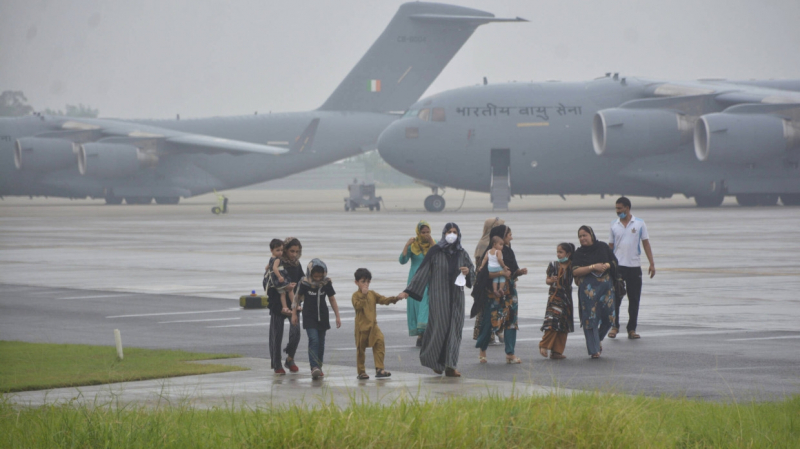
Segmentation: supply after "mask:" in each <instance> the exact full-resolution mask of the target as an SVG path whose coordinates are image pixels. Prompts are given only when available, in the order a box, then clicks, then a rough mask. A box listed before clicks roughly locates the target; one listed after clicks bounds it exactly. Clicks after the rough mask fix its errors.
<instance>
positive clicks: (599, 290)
mask: <svg viewBox="0 0 800 449" xmlns="http://www.w3.org/2000/svg"><path fill="white" fill-rule="evenodd" d="M630 208H631V203H630V200H629V199H628V198H625V197H620V198H619V199H618V200H617V202H616V212H617V215H618V219H617V220H616V221H614V222H613V223H612V224H611V227H610V240H609V243H605V242H602V241H598V240H597V237H596V235H595V233H594V230H593V229H592V228H591V227H590V226H585V225H584V226H581V227H580V228H579V229H578V234H577V235H578V241H579V244H580V246H579V247H577V248H576V247H575V245H574V244H572V243H568V242H564V243H560V244H559V245H558V246H557V247H556V260H554V261H553V262H551V263H550V264H549V265H548V266H547V268H546V270H545V272H546V277H545V282H546V283H547V285H549V286H550V288H549V292H548V299H547V305H546V309H545V315H544V322H543V325H542V327H541V330H542V331H543V332H544V334H543V337H542V340H541V342H540V343H539V352H540V354H541V355H542V356H544V357H548V356H549V357H550V358H551V359H556V360H559V359H564V358H566V356H565V355H564V349H565V347H566V342H567V336H568V334H569V333H571V332H573V331H574V311H573V309H574V308H573V296H572V285H573V283H574V284H575V285H576V286H577V289H578V315H579V320H580V321H579V322H580V327H581V328H583V330H584V335H585V337H586V348H587V351H588V353H589V355H590V356H591V357H592V358H599V357H600V355H601V353H602V351H603V347H602V341H603V340H604V338H605V337H606V336H608V337H609V338H615V337H616V335H617V333H618V331H619V327H620V324H619V318H618V317H619V308H620V305H621V301H622V298H623V296H624V295H626V294H627V296H628V298H629V301H628V302H629V306H628V315H629V321H628V325H627V333H628V338H630V339H637V338H639V334H637V333H636V326H637V317H638V312H639V299H640V294H641V287H642V278H641V276H642V272H641V263H640V259H641V252H642V248H644V252H645V254H646V256H647V258H648V261H649V262H650V267H649V270H648V271H649V274H650V277H653V276H654V275H655V264H654V261H653V255H652V251H651V248H650V244H649V235H648V233H647V227H646V225H645V223H644V221H642V220H641V219H639V218H636V217H634V216H633V215H631V214H630ZM512 240H513V233H512V231H511V228H510V227H509V226H508V225H506V224H505V222H504V221H503V220H501V219H499V218H492V219H489V220H486V222H485V224H484V230H483V235H482V236H481V239H480V241H479V242H478V245H477V248H476V250H475V263H474V264H473V260H472V258H471V257H470V254H469V253H468V252H467V251H466V250H465V249H464V248H463V246H462V244H461V229H460V228H459V226H458V225H457V224H456V223H447V224H446V225H445V226H444V229H443V230H442V234H441V238H440V240H439V241H438V242H437V241H436V240H435V239H434V238H433V236H432V228H431V226H430V224H429V223H428V222H426V221H420V222H419V223H417V225H416V227H415V236H414V237H412V238H410V239H409V240H408V241H407V242H406V244H405V245H404V246H403V249H402V251H401V253H400V257H399V262H400V263H401V264H406V263H408V262H411V267H410V270H409V275H408V283H407V287H406V288H405V289H404V291H403V292H401V293H399V294H398V295H397V296H394V297H388V298H387V297H383V296H381V295H378V294H377V293H375V292H372V291H371V290H368V286H369V282H368V280H371V274H370V275H369V277H368V278H367V277H366V275H365V274H364V273H361V283H359V281H360V278H359V271H357V272H356V285H357V287H358V291H357V292H356V293H354V294H353V305H354V307H355V309H356V313H357V316H356V323H357V324H358V323H359V313H362V315H363V312H359V311H360V310H363V309H364V305H368V313H367V314H366V315H364V316H368V317H369V318H370V319H369V320H367V321H369V323H367V324H366V325H362V326H356V343H357V347H358V370H359V379H362V378H368V376H366V374H365V373H364V354H363V352H364V349H365V348H366V347H372V348H373V355H374V356H375V366H376V373H377V374H376V376H377V377H386V376H387V375H390V374H389V373H388V372H385V371H384V369H383V347H384V346H383V334H382V333H380V330H379V329H378V328H377V324H376V320H375V319H374V317H375V304H393V303H396V302H397V301H400V300H403V299H406V298H409V297H410V298H411V300H409V301H408V302H407V323H408V332H409V336H412V337H415V338H416V345H417V346H418V347H419V348H420V355H419V358H420V363H421V364H422V366H425V367H428V368H430V369H432V370H433V371H434V372H435V373H437V374H444V375H446V376H449V377H459V376H461V373H460V372H459V371H458V369H457V367H458V361H459V360H458V359H459V350H460V345H461V337H462V334H463V328H464V318H465V293H464V287H467V288H471V289H472V295H471V296H472V298H473V304H472V308H471V310H470V318H475V333H474V338H475V340H476V343H475V347H476V348H477V349H478V350H479V356H478V361H479V363H486V362H487V358H486V350H487V348H488V346H489V344H490V342H491V341H492V340H494V339H495V338H497V339H499V340H500V341H501V342H502V344H503V345H504V349H505V354H506V357H505V360H506V363H508V364H519V363H521V359H520V358H519V357H517V355H516V353H515V346H516V340H517V330H518V325H517V314H518V307H519V300H518V295H517V288H516V284H517V281H518V279H519V277H520V276H524V275H527V274H528V269H527V268H522V267H520V266H519V264H518V262H517V258H516V254H515V253H514V250H513V249H512V247H511V241H512ZM295 242H296V244H295ZM284 247H285V250H284V254H285V255H284V256H283V259H282V260H283V261H284V262H285V265H286V267H287V271H286V277H288V278H289V279H290V281H291V282H294V283H296V282H300V279H301V278H302V270H299V271H298V270H297V269H296V268H295V269H294V270H293V271H291V272H290V269H291V268H292V267H295V266H296V265H299V262H297V260H298V258H299V256H300V253H301V250H302V247H301V246H300V245H299V241H297V239H287V240H286V242H285V244H284ZM315 260H316V259H315ZM476 267H477V268H476ZM268 269H269V267H268ZM309 269H310V268H309ZM359 270H365V271H366V269H359ZM366 273H367V274H368V273H369V272H368V271H366ZM298 276H299V277H298ZM325 279H327V278H325ZM364 279H368V280H367V282H366V284H365V283H364V282H363V281H364ZM321 280H322V278H319V279H317V281H321ZM273 290H274V291H270V289H269V288H268V289H267V293H268V295H269V298H270V309H271V314H272V321H271V323H270V324H271V325H270V357H271V358H272V367H273V369H275V372H276V373H281V372H283V369H282V367H281V354H280V346H281V338H282V335H283V320H284V316H281V312H283V313H284V314H285V312H286V311H285V310H279V309H281V302H280V293H279V292H278V291H277V290H276V289H273ZM328 295H329V297H330V299H331V305H332V307H333V309H334V312H335V314H336V319H337V326H338V325H340V321H339V312H338V308H337V307H336V303H335V299H334V298H333V295H334V293H333V289H332V287H330V291H329V292H328ZM298 296H303V295H298V294H295V299H294V302H293V309H298V308H299V307H298V306H299V303H300V302H302V298H298ZM305 296H308V295H305ZM273 298H274V301H273ZM367 298H371V300H367ZM323 300H324V296H323ZM273 303H277V305H276V306H273ZM314 306H316V307H317V308H319V307H320V305H319V294H318V295H317V302H315V303H314ZM306 307H308V305H306ZM292 313H293V319H292V329H295V328H296V327H297V324H296V315H295V313H296V312H294V311H293V312H292ZM304 317H305V313H304ZM362 318H363V316H362ZM325 319H326V320H327V309H325ZM362 321H363V319H362ZM312 322H313V319H312ZM304 327H305V325H304ZM307 331H308V329H307ZM299 334H300V333H299V328H297V329H296V330H290V332H289V344H288V345H287V347H286V349H285V352H286V353H287V356H288V357H287V359H286V362H285V363H284V365H285V366H286V367H288V368H289V369H290V370H292V371H296V370H297V368H296V365H295V364H294V361H293V359H294V355H295V351H296V349H297V342H298V341H299ZM365 335H366V336H369V337H365ZM319 339H320V337H319V336H318V335H317V336H316V340H319ZM311 340H312V339H311V333H309V354H310V355H309V358H310V359H312V354H311V353H312V344H311ZM321 340H322V347H323V350H324V332H323V333H322V334H321ZM318 347H319V345H316V346H315V351H316V352H315V353H314V354H313V357H315V358H316V362H317V365H319V366H318V368H319V367H321V363H322V353H321V352H320V351H319V349H318ZM311 365H312V370H313V369H314V362H313V361H312V363H311ZM379 365H380V366H379ZM320 372H321V371H320Z"/></svg>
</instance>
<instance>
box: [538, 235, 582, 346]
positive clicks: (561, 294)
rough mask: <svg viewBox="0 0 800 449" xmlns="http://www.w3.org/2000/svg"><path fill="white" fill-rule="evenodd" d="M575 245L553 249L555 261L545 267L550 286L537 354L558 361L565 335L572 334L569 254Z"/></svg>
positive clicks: (565, 343)
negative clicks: (548, 356) (542, 333)
mask: <svg viewBox="0 0 800 449" xmlns="http://www.w3.org/2000/svg"><path fill="white" fill-rule="evenodd" d="M574 252H575V245H573V244H572V243H560V244H559V245H558V246H557V247H556V257H557V258H558V259H557V260H555V261H553V262H550V264H549V265H548V266H547V280H546V281H545V282H546V283H547V285H549V286H550V292H549V295H550V296H549V298H548V299H547V310H546V311H545V314H544V324H542V329H541V330H543V331H544V336H542V341H541V342H539V353H540V354H541V355H542V357H547V351H548V350H549V351H550V358H551V359H554V360H560V359H565V358H567V357H566V356H564V348H565V347H566V345H567V335H569V333H570V332H573V331H574V330H575V327H574V324H573V318H572V314H573V311H572V279H573V278H572V254H573V253H574Z"/></svg>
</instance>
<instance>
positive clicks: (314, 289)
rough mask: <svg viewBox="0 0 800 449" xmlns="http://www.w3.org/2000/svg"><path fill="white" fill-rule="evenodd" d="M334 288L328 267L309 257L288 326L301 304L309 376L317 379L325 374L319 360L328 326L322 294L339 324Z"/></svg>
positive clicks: (326, 308)
mask: <svg viewBox="0 0 800 449" xmlns="http://www.w3.org/2000/svg"><path fill="white" fill-rule="evenodd" d="M334 295H336V291H335V290H334V289H333V283H332V282H331V279H330V278H329V277H328V267H327V265H325V262H323V261H321V260H319V259H312V260H311V262H309V263H308V267H306V276H305V277H304V278H303V280H301V281H300V286H299V287H298V288H297V294H296V295H295V297H294V303H293V304H292V325H293V326H297V321H298V318H297V309H298V308H299V306H300V304H303V308H302V312H303V329H305V330H306V335H308V363H309V365H311V378H312V379H319V378H320V377H323V376H324V375H325V374H323V372H322V362H323V360H324V356H325V334H326V333H327V332H328V329H330V328H331V324H330V320H329V318H328V317H329V313H328V305H327V304H326V303H325V297H326V296H327V297H328V301H330V303H331V308H332V309H333V314H334V315H335V316H336V327H337V328H340V327H342V319H341V318H340V317H339V306H338V305H337V304H336V298H335V297H334Z"/></svg>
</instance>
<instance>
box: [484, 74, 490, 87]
mask: <svg viewBox="0 0 800 449" xmlns="http://www.w3.org/2000/svg"><path fill="white" fill-rule="evenodd" d="M487 84H489V80H487V79H486V77H485V76H484V77H483V85H484V86H485V85H487Z"/></svg>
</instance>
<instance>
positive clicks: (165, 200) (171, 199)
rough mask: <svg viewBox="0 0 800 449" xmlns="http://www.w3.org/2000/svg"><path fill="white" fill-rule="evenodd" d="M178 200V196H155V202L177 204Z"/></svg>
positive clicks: (179, 198)
mask: <svg viewBox="0 0 800 449" xmlns="http://www.w3.org/2000/svg"><path fill="white" fill-rule="evenodd" d="M180 200H181V197H179V196H157V197H156V204H178V202H179V201H180Z"/></svg>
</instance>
